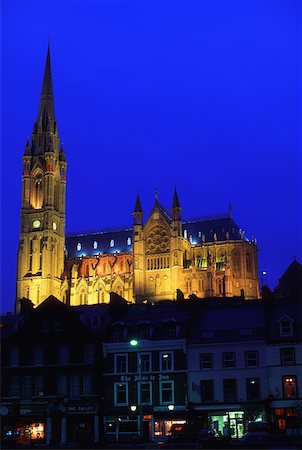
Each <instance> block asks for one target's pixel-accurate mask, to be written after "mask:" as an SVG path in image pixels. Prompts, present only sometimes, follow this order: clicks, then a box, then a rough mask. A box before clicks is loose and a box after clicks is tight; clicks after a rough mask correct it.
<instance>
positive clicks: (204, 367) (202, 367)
mask: <svg viewBox="0 0 302 450" xmlns="http://www.w3.org/2000/svg"><path fill="white" fill-rule="evenodd" d="M207 355H208V356H209V357H210V358H209V361H208V362H205V361H203V358H204V357H205V356H207ZM205 364H209V365H208V366H206V365H205ZM213 367H214V359H213V353H212V352H204V353H199V368H200V369H213Z"/></svg>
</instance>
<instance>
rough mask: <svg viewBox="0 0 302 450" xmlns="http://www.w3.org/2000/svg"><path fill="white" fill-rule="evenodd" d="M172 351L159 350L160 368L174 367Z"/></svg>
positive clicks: (168, 369) (167, 369)
mask: <svg viewBox="0 0 302 450" xmlns="http://www.w3.org/2000/svg"><path fill="white" fill-rule="evenodd" d="M173 359H174V358H173V352H160V370H161V371H171V370H173V369H174V361H173Z"/></svg>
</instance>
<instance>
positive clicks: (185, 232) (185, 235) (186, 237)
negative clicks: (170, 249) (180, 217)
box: [184, 230, 188, 239]
mask: <svg viewBox="0 0 302 450" xmlns="http://www.w3.org/2000/svg"><path fill="white" fill-rule="evenodd" d="M184 238H185V239H188V231H187V230H184Z"/></svg>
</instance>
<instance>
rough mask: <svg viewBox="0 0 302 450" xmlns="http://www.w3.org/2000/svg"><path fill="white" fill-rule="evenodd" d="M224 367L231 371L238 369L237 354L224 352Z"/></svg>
mask: <svg viewBox="0 0 302 450" xmlns="http://www.w3.org/2000/svg"><path fill="white" fill-rule="evenodd" d="M222 367H223V368H224V369H229V368H232V367H236V358H235V352H224V353H222Z"/></svg>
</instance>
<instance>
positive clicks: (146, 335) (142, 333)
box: [139, 325, 150, 339]
mask: <svg viewBox="0 0 302 450" xmlns="http://www.w3.org/2000/svg"><path fill="white" fill-rule="evenodd" d="M139 337H140V339H150V327H149V325H141V326H140V329H139Z"/></svg>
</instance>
